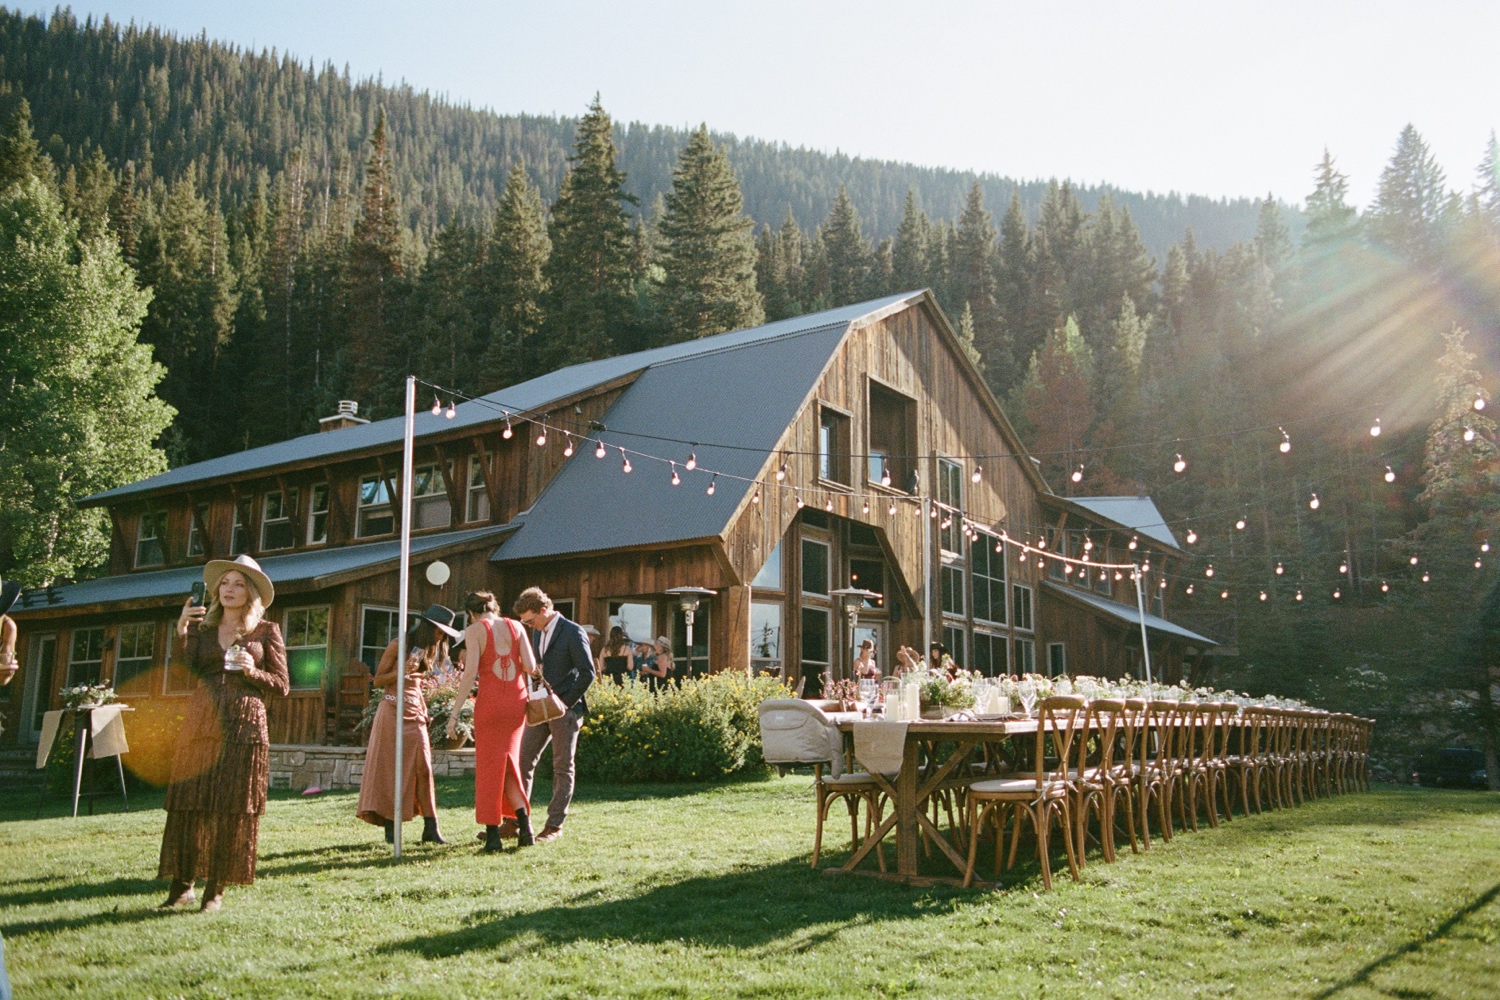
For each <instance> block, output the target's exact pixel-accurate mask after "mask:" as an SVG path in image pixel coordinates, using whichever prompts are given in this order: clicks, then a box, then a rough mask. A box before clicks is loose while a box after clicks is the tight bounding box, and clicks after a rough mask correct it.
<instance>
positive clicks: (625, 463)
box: [620, 448, 634, 472]
mask: <svg viewBox="0 0 1500 1000" xmlns="http://www.w3.org/2000/svg"><path fill="white" fill-rule="evenodd" d="M633 468H634V466H632V465H631V464H630V456H629V455H627V454H625V449H624V448H621V449H620V471H621V472H629V471H631V469H633Z"/></svg>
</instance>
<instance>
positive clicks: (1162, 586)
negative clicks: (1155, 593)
mask: <svg viewBox="0 0 1500 1000" xmlns="http://www.w3.org/2000/svg"><path fill="white" fill-rule="evenodd" d="M1099 577H1100V579H1103V577H1104V574H1103V573H1100V574H1099ZM1156 589H1157V590H1166V589H1167V581H1166V579H1165V578H1163V579H1162V581H1161V582H1160V583H1158V584H1157V585H1156Z"/></svg>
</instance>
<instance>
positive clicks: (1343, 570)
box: [1339, 562, 1349, 576]
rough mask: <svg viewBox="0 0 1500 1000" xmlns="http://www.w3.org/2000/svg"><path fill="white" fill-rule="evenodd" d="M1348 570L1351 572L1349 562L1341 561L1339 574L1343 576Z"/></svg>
mask: <svg viewBox="0 0 1500 1000" xmlns="http://www.w3.org/2000/svg"><path fill="white" fill-rule="evenodd" d="M1347 572H1349V564H1348V563H1347V562H1341V563H1339V576H1343V575H1344V574H1345V573H1347Z"/></svg>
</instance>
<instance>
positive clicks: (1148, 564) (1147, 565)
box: [1141, 559, 1151, 573]
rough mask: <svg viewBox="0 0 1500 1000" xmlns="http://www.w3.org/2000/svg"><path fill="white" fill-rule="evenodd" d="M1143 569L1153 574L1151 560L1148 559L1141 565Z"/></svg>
mask: <svg viewBox="0 0 1500 1000" xmlns="http://www.w3.org/2000/svg"><path fill="white" fill-rule="evenodd" d="M1141 569H1143V570H1145V571H1146V572H1147V573H1149V572H1151V560H1150V559H1147V560H1146V561H1145V562H1143V563H1141Z"/></svg>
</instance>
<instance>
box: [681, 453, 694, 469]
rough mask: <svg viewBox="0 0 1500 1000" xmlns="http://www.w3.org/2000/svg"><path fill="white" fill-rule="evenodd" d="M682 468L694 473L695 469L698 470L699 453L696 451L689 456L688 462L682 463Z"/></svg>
mask: <svg viewBox="0 0 1500 1000" xmlns="http://www.w3.org/2000/svg"><path fill="white" fill-rule="evenodd" d="M682 467H683V468H684V469H686V470H688V471H689V472H692V471H693V470H694V469H696V468H697V467H698V453H697V452H696V451H695V452H693V453H692V454H691V455H689V456H688V460H687V461H686V462H683V463H682Z"/></svg>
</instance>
